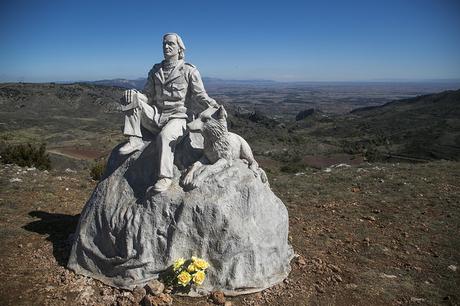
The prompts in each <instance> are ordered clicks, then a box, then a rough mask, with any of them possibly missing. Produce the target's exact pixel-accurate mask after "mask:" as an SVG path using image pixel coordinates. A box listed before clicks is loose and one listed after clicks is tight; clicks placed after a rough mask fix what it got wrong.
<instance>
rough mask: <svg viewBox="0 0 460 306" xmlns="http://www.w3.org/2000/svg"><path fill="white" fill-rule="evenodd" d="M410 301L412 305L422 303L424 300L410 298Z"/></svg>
mask: <svg viewBox="0 0 460 306" xmlns="http://www.w3.org/2000/svg"><path fill="white" fill-rule="evenodd" d="M410 301H411V302H413V303H422V302H425V299H424V298H417V297H411V298H410Z"/></svg>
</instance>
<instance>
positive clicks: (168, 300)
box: [158, 293, 173, 305]
mask: <svg viewBox="0 0 460 306" xmlns="http://www.w3.org/2000/svg"><path fill="white" fill-rule="evenodd" d="M158 298H159V299H160V300H161V301H162V302H163V303H164V305H172V303H173V298H172V296H170V295H169V294H166V293H160V294H159V295H158Z"/></svg>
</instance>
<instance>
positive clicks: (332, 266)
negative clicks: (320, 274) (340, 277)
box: [328, 264, 342, 273]
mask: <svg viewBox="0 0 460 306" xmlns="http://www.w3.org/2000/svg"><path fill="white" fill-rule="evenodd" d="M328 267H329V269H331V270H332V272H335V273H342V270H340V268H339V267H337V266H335V265H332V264H330V265H328Z"/></svg>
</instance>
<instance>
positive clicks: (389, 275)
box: [380, 273, 398, 278]
mask: <svg viewBox="0 0 460 306" xmlns="http://www.w3.org/2000/svg"><path fill="white" fill-rule="evenodd" d="M380 276H381V277H382V278H398V277H397V276H396V275H392V274H385V273H382V274H380Z"/></svg>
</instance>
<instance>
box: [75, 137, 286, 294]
mask: <svg viewBox="0 0 460 306" xmlns="http://www.w3.org/2000/svg"><path fill="white" fill-rule="evenodd" d="M154 148H155V143H150V145H147V146H146V147H145V149H144V150H142V151H139V152H135V153H134V154H132V155H130V156H128V157H122V156H119V155H118V154H117V152H118V147H116V148H115V149H114V150H113V152H112V155H111V157H110V159H109V163H108V168H107V172H106V174H105V177H104V179H102V180H101V181H100V182H99V184H98V185H97V187H96V189H95V190H94V192H93V194H92V196H91V197H90V199H89V200H88V202H87V204H86V206H85V208H84V209H83V211H82V213H81V216H80V221H79V225H78V228H77V231H76V235H75V242H74V245H73V247H72V251H71V255H70V259H69V263H68V267H69V268H71V269H72V270H74V271H75V272H77V273H79V274H83V275H86V276H91V277H93V278H96V279H99V280H101V281H102V282H104V283H106V284H109V285H112V286H115V287H119V288H126V289H133V288H134V287H136V286H143V285H145V284H146V283H147V282H148V281H149V280H152V279H156V278H158V275H159V273H160V272H161V271H163V270H165V269H166V268H167V267H168V266H170V265H171V264H172V262H173V261H174V260H175V259H177V258H179V257H185V258H190V257H191V256H192V255H194V256H199V257H202V258H204V259H205V260H207V261H208V262H209V263H210V268H209V269H208V270H207V279H206V280H205V282H204V283H203V285H202V286H200V287H199V288H197V289H194V290H192V291H191V292H190V295H197V294H208V293H210V292H212V291H215V290H220V291H222V292H224V293H225V294H227V295H238V294H243V293H250V292H256V291H260V290H263V289H265V288H267V287H270V286H272V285H274V284H276V283H279V282H281V281H282V280H283V279H284V278H286V277H287V275H288V274H289V272H290V265H289V262H290V260H291V259H292V256H293V252H292V248H291V247H290V245H289V244H288V214H287V210H286V208H285V206H284V204H283V203H282V202H281V200H280V199H279V198H278V197H276V196H275V195H274V194H273V192H272V191H271V190H270V187H269V185H268V184H263V183H262V182H261V180H260V179H259V178H256V177H255V176H254V174H253V172H252V171H250V170H249V169H248V166H247V165H246V164H245V163H243V161H241V160H237V161H235V162H234V163H233V165H232V166H230V167H227V168H225V169H224V170H223V171H221V172H219V173H217V174H215V175H213V176H211V177H209V178H208V179H206V180H205V182H204V183H203V185H202V186H200V187H198V188H196V189H194V190H190V191H186V190H184V189H183V188H182V187H181V186H179V178H180V175H181V173H180V171H179V169H184V167H186V166H188V165H189V164H190V163H191V162H193V159H196V158H198V156H199V152H197V151H193V150H191V147H190V145H188V144H187V143H186V142H183V143H182V144H181V145H179V146H178V147H177V149H176V156H177V158H176V159H177V160H176V165H177V166H178V168H176V170H177V171H175V177H174V183H173V185H172V187H171V188H170V189H169V190H168V191H166V192H163V193H161V194H154V193H153V192H152V191H150V190H149V189H148V187H149V186H151V185H152V183H153V182H154V181H155V179H156V177H155V173H156V169H155V164H156V159H155V149H154ZM182 157H188V160H187V158H182Z"/></svg>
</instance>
